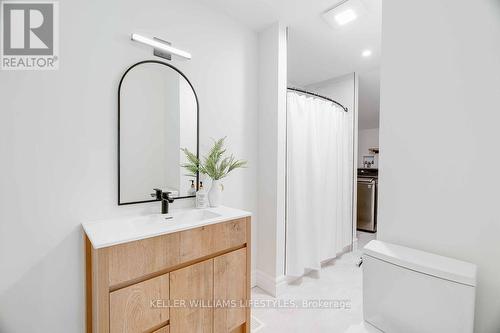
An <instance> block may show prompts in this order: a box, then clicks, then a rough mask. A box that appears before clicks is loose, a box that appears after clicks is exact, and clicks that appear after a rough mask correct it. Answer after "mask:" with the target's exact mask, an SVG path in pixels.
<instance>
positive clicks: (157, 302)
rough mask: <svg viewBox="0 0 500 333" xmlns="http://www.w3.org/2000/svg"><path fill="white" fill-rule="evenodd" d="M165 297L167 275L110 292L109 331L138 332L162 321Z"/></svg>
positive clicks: (165, 314)
mask: <svg viewBox="0 0 500 333" xmlns="http://www.w3.org/2000/svg"><path fill="white" fill-rule="evenodd" d="M168 299H169V274H165V275H162V276H158V277H156V278H153V279H150V280H146V281H144V282H141V283H137V284H134V285H132V286H130V287H126V288H123V289H119V290H116V291H113V292H111V293H110V295H109V305H110V332H111V333H135V332H140V333H142V332H147V331H151V330H152V329H154V328H155V327H158V326H161V325H164V324H166V323H167V322H168V319H169V308H168V304H167V305H165V303H167V302H168ZM152 302H153V304H154V306H153V305H152Z"/></svg>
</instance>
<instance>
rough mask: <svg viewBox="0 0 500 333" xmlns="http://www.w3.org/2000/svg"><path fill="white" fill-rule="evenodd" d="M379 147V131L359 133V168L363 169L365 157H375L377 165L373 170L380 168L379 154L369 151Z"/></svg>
mask: <svg viewBox="0 0 500 333" xmlns="http://www.w3.org/2000/svg"><path fill="white" fill-rule="evenodd" d="M378 146H379V129H378V128H370V129H360V130H359V131H358V168H363V156H374V157H375V164H374V165H373V166H372V168H378V156H379V155H378V154H373V153H372V152H370V151H369V149H370V148H373V147H378Z"/></svg>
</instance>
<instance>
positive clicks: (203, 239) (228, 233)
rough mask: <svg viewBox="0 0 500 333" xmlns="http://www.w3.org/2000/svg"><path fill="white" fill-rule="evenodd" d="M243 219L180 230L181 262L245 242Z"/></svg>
mask: <svg viewBox="0 0 500 333" xmlns="http://www.w3.org/2000/svg"><path fill="white" fill-rule="evenodd" d="M245 241H246V228H245V219H238V220H234V221H229V222H224V223H218V224H214V225H209V226H204V227H200V228H195V229H191V230H186V231H181V232H180V239H179V245H180V260H181V262H184V261H189V260H194V259H196V258H200V257H203V256H207V255H210V254H211V253H214V252H218V251H223V250H225V249H228V248H231V247H235V246H238V245H242V244H245Z"/></svg>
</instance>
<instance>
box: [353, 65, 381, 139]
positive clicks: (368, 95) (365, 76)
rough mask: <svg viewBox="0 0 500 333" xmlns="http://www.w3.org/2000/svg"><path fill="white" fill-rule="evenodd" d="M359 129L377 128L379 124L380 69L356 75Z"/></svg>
mask: <svg viewBox="0 0 500 333" xmlns="http://www.w3.org/2000/svg"><path fill="white" fill-rule="evenodd" d="M358 78H359V80H358V81H359V105H358V109H359V128H360V129H370V128H378V127H379V123H380V68H375V69H372V70H369V71H366V72H362V73H358Z"/></svg>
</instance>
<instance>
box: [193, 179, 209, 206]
mask: <svg viewBox="0 0 500 333" xmlns="http://www.w3.org/2000/svg"><path fill="white" fill-rule="evenodd" d="M207 207H208V193H207V192H206V191H205V188H204V187H203V182H200V189H199V190H198V192H196V208H207Z"/></svg>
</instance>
